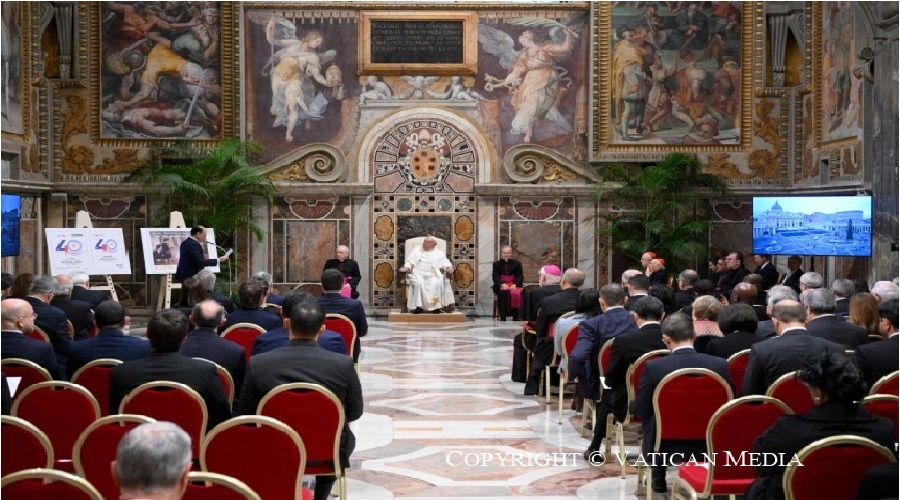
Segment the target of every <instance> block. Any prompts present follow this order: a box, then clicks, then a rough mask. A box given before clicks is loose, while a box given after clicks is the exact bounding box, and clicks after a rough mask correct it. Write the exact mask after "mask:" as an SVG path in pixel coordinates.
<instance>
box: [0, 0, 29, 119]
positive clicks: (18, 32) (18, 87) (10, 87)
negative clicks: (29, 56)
mask: <svg viewBox="0 0 900 500" xmlns="http://www.w3.org/2000/svg"><path fill="white" fill-rule="evenodd" d="M21 12H22V4H21V2H3V5H2V6H0V13H2V23H0V29H2V32H0V33H2V36H3V41H2V44H0V51H2V53H3V54H2V69H0V73H2V75H3V76H2V82H3V85H2V87H3V89H2V90H0V92H2V99H3V101H2V105H0V108H2V110H3V111H2V113H0V115H2V119H0V129H2V130H3V131H4V132H11V133H13V134H22V133H23V126H22V104H23V103H22V101H23V95H22V88H23V86H22V82H23V80H22V77H23V71H22V70H23V62H25V61H23V60H22V26H21V22H22V21H21Z"/></svg>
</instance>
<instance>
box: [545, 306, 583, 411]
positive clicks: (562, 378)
mask: <svg viewBox="0 0 900 500" xmlns="http://www.w3.org/2000/svg"><path fill="white" fill-rule="evenodd" d="M561 335H562V339H560V343H561V345H562V347H563V349H565V354H566V358H567V359H568V356H569V355H570V354H572V351H573V350H575V343H576V342H577V341H578V323H576V324H574V325H572V326H570V327H569V329H568V330H566V331H564V332H562V333H561ZM560 363H562V356H559V355H558V354H556V353H554V354H553V363H552V366H546V367H544V374H545V375H546V376H545V381H546V387H548V388H549V387H550V370H554V369H556V368H559V367H561V365H560ZM561 368H562V370H560V374H559V411H558V417H559V418H558V422H557V423H559V424H560V425H562V414H563V399H565V398H563V388H564V387H565V386H566V381H568V379H569V367H568V366H562V367H561ZM547 392H548V398H547V399H549V390H548V391H547Z"/></svg>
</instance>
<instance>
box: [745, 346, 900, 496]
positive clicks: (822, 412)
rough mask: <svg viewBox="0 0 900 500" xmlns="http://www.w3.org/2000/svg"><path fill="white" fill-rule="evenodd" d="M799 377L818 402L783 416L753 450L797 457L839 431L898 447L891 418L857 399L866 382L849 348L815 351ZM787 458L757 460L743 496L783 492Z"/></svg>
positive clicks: (777, 494) (774, 494) (886, 445)
mask: <svg viewBox="0 0 900 500" xmlns="http://www.w3.org/2000/svg"><path fill="white" fill-rule="evenodd" d="M800 379H801V380H802V381H803V382H804V383H805V384H806V385H807V386H809V390H810V392H811V393H812V395H813V401H814V402H815V406H813V408H812V409H811V410H809V411H808V412H806V413H804V414H803V415H786V416H783V417H780V418H779V419H778V421H776V422H775V424H774V425H773V426H772V427H770V428H769V429H768V430H767V431H766V432H764V433H763V434H762V435H761V436H759V437H758V438H757V439H756V441H755V442H754V443H753V453H759V454H762V453H775V454H779V456H784V457H793V456H794V455H795V454H796V453H797V452H799V451H800V450H801V449H802V448H803V447H804V446H806V445H808V444H810V443H813V442H814V441H818V440H820V439H824V438H827V437H830V436H836V435H840V434H851V435H854V436H861V437H864V438H868V439H871V440H872V441H875V442H876V443H878V444H880V445H882V446H884V447H886V448H887V449H889V450H892V451H893V450H894V427H893V425H892V424H891V422H889V421H888V420H887V419H884V418H881V417H876V416H872V415H870V414H869V413H868V412H867V411H866V410H865V408H863V407H862V406H861V405H860V404H858V402H859V401H861V400H862V399H863V398H864V397H865V396H866V383H865V381H864V380H863V376H862V373H860V371H859V369H858V368H857V367H856V366H854V365H853V362H852V361H851V360H850V359H849V358H848V357H847V356H846V355H845V354H844V353H818V354H816V355H814V356H812V357H811V358H810V359H809V363H808V366H807V367H805V368H804V369H803V370H802V371H801V372H800ZM786 463H787V462H786V461H783V462H781V463H774V464H765V465H757V466H756V476H757V478H756V480H755V481H754V482H753V484H752V485H750V488H749V489H748V490H747V492H746V493H745V495H744V498H745V499H763V498H765V499H778V498H784V490H783V489H782V476H783V475H784V471H785V465H786ZM894 467H896V464H894ZM895 486H896V485H895ZM895 491H896V490H895Z"/></svg>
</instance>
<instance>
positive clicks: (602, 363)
mask: <svg viewBox="0 0 900 500" xmlns="http://www.w3.org/2000/svg"><path fill="white" fill-rule="evenodd" d="M615 340H616V339H615V337H613V338H611V339H609V340H607V341H606V342H604V343H603V345H602V346H600V354H598V355H597V367H598V368H599V369H600V376H601V377H602V376H603V374H604V373H605V372H606V367H607V366H609V360H610V359H612V344H613V342H614V341H615Z"/></svg>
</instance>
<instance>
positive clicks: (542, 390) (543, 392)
mask: <svg viewBox="0 0 900 500" xmlns="http://www.w3.org/2000/svg"><path fill="white" fill-rule="evenodd" d="M555 333H556V321H553V322H550V323H548V324H547V340H548V341H550V342H553V340H552V339H553V336H554V335H555ZM535 341H537V339H536V338H535ZM555 350H556V347H554V351H555ZM533 357H534V354H533V353H532V358H533ZM555 362H556V352H554V353H553V356H552V357H551V359H550V364H553V363H555ZM547 368H548V367H546V366H545V367H544V370H543V371H542V372H541V373H540V374H539V375H538V397H543V398H544V401H545V402H547V403H550V402H551V400H550V398H552V397H553V394H552V392H553V391H551V390H550V387H551V384H544V373H545V372H546V373H547V375H548V376H549V374H550V372H547V371H546V370H547ZM528 375H529V376H530V375H531V372H530V371H529V372H528ZM526 380H527V379H526Z"/></svg>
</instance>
